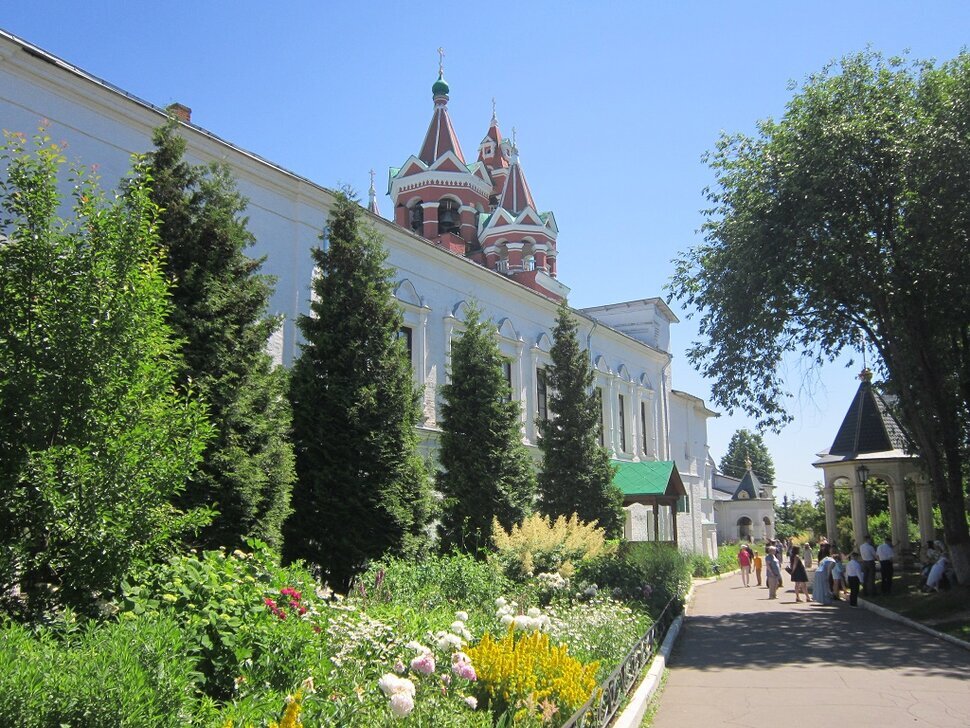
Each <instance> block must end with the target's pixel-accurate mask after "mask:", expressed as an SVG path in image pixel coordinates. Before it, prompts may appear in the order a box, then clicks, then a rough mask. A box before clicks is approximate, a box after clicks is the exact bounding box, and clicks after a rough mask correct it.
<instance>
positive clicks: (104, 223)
mask: <svg viewBox="0 0 970 728" xmlns="http://www.w3.org/2000/svg"><path fill="white" fill-rule="evenodd" d="M0 158H2V162H3V167H4V170H5V171H4V173H3V175H2V176H0V210H2V213H0V214H2V219H0V232H2V235H0V300H2V301H3V304H2V305H0V554H2V555H0V593H2V594H4V595H8V593H9V591H8V590H9V589H10V588H11V587H13V586H15V585H16V586H19V587H20V588H21V589H22V590H23V592H24V593H25V594H26V596H27V597H28V599H29V600H30V604H29V607H30V608H44V607H45V606H47V605H49V604H51V603H53V602H58V603H61V604H68V605H72V606H74V607H76V608H80V609H90V608H91V606H92V604H93V602H94V600H95V598H96V597H98V596H101V595H110V594H111V593H112V592H113V591H114V590H116V589H117V588H118V586H119V584H120V580H121V577H122V576H123V574H124V573H125V572H126V570H127V569H128V568H129V566H130V565H131V564H132V562H133V561H135V560H137V559H143V558H155V557H158V556H159V555H161V554H164V553H165V551H166V550H167V549H169V548H170V547H171V546H172V544H173V540H174V539H176V538H177V537H178V536H180V535H181V531H182V530H183V529H185V528H187V527H190V526H193V525H195V526H197V525H200V524H201V522H202V521H203V520H204V518H202V516H203V515H204V514H202V513H198V512H196V513H180V512H178V511H176V510H175V508H174V507H173V506H172V505H171V500H172V499H173V498H174V497H175V496H176V495H177V494H178V493H179V492H180V491H181V490H182V488H183V487H184V485H185V482H186V478H188V477H189V475H190V474H191V472H192V471H193V469H194V467H195V465H196V463H197V461H198V459H199V455H200V453H201V451H202V448H203V446H204V444H205V440H206V438H207V436H208V434H209V427H208V425H207V423H206V420H205V413H204V410H203V408H202V406H200V405H199V404H198V403H195V402H193V401H191V400H190V399H188V397H187V395H186V394H185V393H184V392H183V393H176V391H175V382H176V377H177V372H178V369H179V364H180V362H179V358H178V348H177V346H176V344H175V342H174V340H173V338H172V333H171V330H170V329H169V327H168V325H167V324H166V318H167V316H168V314H169V313H170V304H169V298H168V295H169V291H168V284H167V283H166V280H165V277H164V275H163V257H162V255H161V252H160V250H159V245H158V238H157V225H156V216H157V210H156V207H155V205H154V204H153V203H152V202H151V199H150V197H149V192H148V188H147V184H148V183H147V176H146V174H145V170H144V168H143V167H142V166H141V165H140V164H139V165H137V166H136V169H135V175H134V177H133V178H132V179H131V180H130V181H129V182H128V184H127V186H126V189H125V192H124V194H123V195H120V196H117V197H116V198H114V199H109V198H108V197H106V196H105V194H104V193H103V192H102V191H101V190H100V189H99V186H98V183H97V181H96V179H95V178H94V177H93V176H92V175H91V174H90V173H88V172H85V171H84V170H75V171H74V172H73V175H72V177H71V180H70V181H71V183H72V184H73V199H72V200H71V201H70V203H71V204H72V208H71V214H70V216H69V217H68V218H67V219H60V218H59V216H58V215H59V210H60V209H61V206H62V204H64V203H65V202H67V201H65V200H63V199H62V198H61V196H60V194H59V192H58V190H59V187H60V185H61V180H62V176H63V169H64V165H65V160H64V156H63V154H62V153H61V150H60V149H59V148H58V147H57V145H55V144H52V143H51V142H50V140H49V138H47V137H46V136H44V135H40V136H38V137H37V139H36V145H35V148H33V149H31V148H30V145H29V144H28V142H27V141H26V139H24V137H23V136H22V135H11V136H10V137H9V139H8V144H7V146H6V147H4V149H3V153H2V156H0ZM66 206H67V205H65V207H66Z"/></svg>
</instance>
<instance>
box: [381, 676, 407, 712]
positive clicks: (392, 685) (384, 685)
mask: <svg viewBox="0 0 970 728" xmlns="http://www.w3.org/2000/svg"><path fill="white" fill-rule="evenodd" d="M377 685H378V687H380V689H381V692H383V693H384V695H385V696H386V697H388V698H390V697H393V696H395V695H409V696H411V697H412V698H413V697H414V683H413V682H411V681H410V680H408V679H407V678H406V677H398V676H397V675H395V674H394V673H392V672H387V673H384V675H383V676H382V677H381V679H380V680H378V681H377ZM411 707H412V708H413V707H414V705H413V703H412V705H411ZM410 712H411V711H410V710H408V713H410ZM404 715H407V713H405V714H404Z"/></svg>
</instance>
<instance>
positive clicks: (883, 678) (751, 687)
mask: <svg viewBox="0 0 970 728" xmlns="http://www.w3.org/2000/svg"><path fill="white" fill-rule="evenodd" d="M753 582H754V580H753V579H752V583H753ZM784 588H785V589H786V591H785V592H784V593H782V592H779V594H778V599H776V600H774V601H770V600H769V599H768V590H767V589H764V588H760V587H755V586H752V587H750V588H747V589H746V588H744V587H742V586H741V577H740V576H738V575H731V576H727V577H723V578H722V579H721V580H720V581H715V582H712V583H710V584H705V585H703V586H699V587H697V589H696V590H695V594H694V602H693V605H692V607H691V608H690V609H689V611H688V618H687V620H686V622H685V624H684V629H683V630H682V631H681V634H680V639H679V640H678V642H677V646H676V647H675V648H674V651H673V654H672V656H671V659H670V663H669V664H670V673H669V676H668V680H667V687H666V689H665V690H664V692H663V694H662V696H661V698H660V708H659V710H658V711H657V714H656V716H655V718H654V721H653V723H652V725H653V727H654V728H720V726H744V727H745V728H757V727H758V726H772V728H774V727H776V726H780V727H781V728H798V727H799V726H812V728H827V727H828V726H834V727H835V728H841V727H843V726H844V727H846V728H848V727H851V728H857V727H859V726H862V727H866V726H877V727H878V728H893V727H895V726H934V727H939V728H944V727H946V728H949V727H950V726H953V727H954V728H967V727H968V726H970V651H967V650H964V649H961V648H960V647H956V646H954V645H950V644H948V643H946V642H944V641H943V640H939V639H937V638H935V637H931V636H929V635H925V634H923V633H921V632H917V631H915V630H912V629H909V628H907V627H904V626H903V625H901V624H899V623H897V622H892V621H889V620H887V619H883V618H882V617H879V616H877V615H875V614H873V613H872V612H868V611H866V610H864V609H862V608H858V609H852V608H850V607H849V606H848V604H846V603H840V602H836V603H834V604H832V605H830V606H824V607H823V606H820V605H816V604H804V603H802V604H796V603H795V594H794V592H792V591H791V590H790V588H791V587H790V583H788V584H786V586H785V587H784Z"/></svg>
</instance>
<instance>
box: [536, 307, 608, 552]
mask: <svg viewBox="0 0 970 728" xmlns="http://www.w3.org/2000/svg"><path fill="white" fill-rule="evenodd" d="M550 353H551V355H552V366H550V367H548V368H547V369H546V376H547V382H548V385H549V407H548V409H549V414H550V417H549V418H548V419H547V420H545V421H544V422H542V423H540V428H541V430H540V431H541V434H542V437H541V439H540V440H539V449H540V450H541V451H542V455H543V466H542V472H541V473H540V474H539V503H538V507H539V510H540V511H541V512H542V513H544V514H546V515H548V516H550V517H551V518H555V517H556V516H559V515H563V516H566V517H567V518H568V517H569V516H570V515H571V514H573V513H576V514H577V515H578V516H579V518H580V520H582V521H586V522H590V521H597V522H598V523H599V526H600V527H601V528H603V529H605V531H606V533H607V535H609V536H610V537H611V538H616V537H619V536H620V535H622V531H623V494H622V493H621V492H620V490H619V488H617V487H616V486H615V485H613V475H614V474H615V469H614V467H613V466H612V465H611V464H610V456H609V453H608V452H607V451H606V449H605V448H603V447H602V446H601V445H600V444H599V424H600V402H599V399H598V398H597V397H596V395H595V392H594V390H593V388H592V387H593V369H592V367H591V366H590V361H589V356H588V354H587V352H585V351H583V350H582V349H580V347H579V338H578V336H577V325H576V321H575V319H574V318H573V316H572V314H571V313H570V311H569V307H568V306H567V305H566V303H565V301H564V302H563V303H562V305H561V306H560V307H559V312H558V315H557V318H556V328H555V331H554V332H553V345H552V351H551V352H550Z"/></svg>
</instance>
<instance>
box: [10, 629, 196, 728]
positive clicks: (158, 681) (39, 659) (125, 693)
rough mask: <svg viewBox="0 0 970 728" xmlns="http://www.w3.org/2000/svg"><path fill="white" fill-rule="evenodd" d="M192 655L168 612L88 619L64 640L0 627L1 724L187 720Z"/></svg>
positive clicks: (191, 704) (93, 725)
mask: <svg viewBox="0 0 970 728" xmlns="http://www.w3.org/2000/svg"><path fill="white" fill-rule="evenodd" d="M195 666H196V657H195V655H194V654H193V646H192V645H191V644H189V643H188V642H187V641H186V640H185V638H184V636H183V635H182V633H181V631H180V630H179V628H178V625H176V624H175V622H174V621H173V620H171V619H169V618H165V617H158V618H153V619H142V620H140V621H139V622H138V624H134V623H128V622H125V623H115V622H109V623H100V624H99V623H96V622H90V623H88V624H87V625H85V626H84V627H82V628H80V629H79V630H78V631H77V632H75V633H74V634H73V635H71V637H70V638H69V639H66V640H58V639H57V638H55V637H54V635H53V633H52V632H51V631H50V630H47V629H44V628H40V629H38V630H37V631H36V632H35V633H32V632H30V631H29V630H28V629H26V628H25V627H22V626H20V625H14V624H8V625H6V626H4V627H3V628H2V631H0V695H2V696H3V699H2V700H0V725H5V726H18V728H31V727H32V726H38V727H40V726H44V727H46V726H64V725H69V726H86V727H90V728H99V727H100V726H105V727H106V728H107V727H108V726H111V727H114V726H132V728H156V727H157V728H165V727H167V726H172V727H173V728H175V727H177V726H184V725H189V724H192V723H193V722H194V716H195V709H196V701H195V699H194V694H195V687H196V683H197V682H198V681H199V680H200V679H201V676H200V675H199V673H198V672H197V671H196V669H195Z"/></svg>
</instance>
